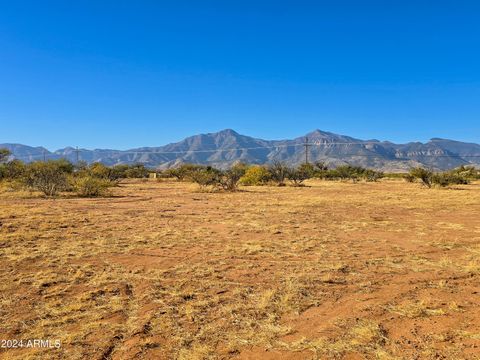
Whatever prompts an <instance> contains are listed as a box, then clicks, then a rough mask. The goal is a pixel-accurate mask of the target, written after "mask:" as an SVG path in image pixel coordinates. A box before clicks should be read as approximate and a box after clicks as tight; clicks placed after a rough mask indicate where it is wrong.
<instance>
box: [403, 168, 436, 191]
mask: <svg viewBox="0 0 480 360" xmlns="http://www.w3.org/2000/svg"><path fill="white" fill-rule="evenodd" d="M433 174H434V173H433V171H432V170H428V169H425V168H422V167H417V168H413V169H410V172H409V175H410V176H413V177H414V178H416V179H419V180H420V181H421V182H422V185H424V186H426V187H428V188H431V187H432V176H433Z"/></svg>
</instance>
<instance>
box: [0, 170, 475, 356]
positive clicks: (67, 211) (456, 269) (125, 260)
mask: <svg viewBox="0 0 480 360" xmlns="http://www.w3.org/2000/svg"><path fill="white" fill-rule="evenodd" d="M479 215H480V184H479V183H475V184H471V185H466V186H456V187H455V188H453V189H426V188H422V187H421V186H420V185H419V184H412V183H407V182H403V181H401V180H382V181H381V182H378V183H365V182H359V183H355V184H354V183H349V182H328V181H320V180H312V181H309V182H307V186H305V187H274V186H264V187H242V188H241V191H238V192H235V193H224V192H218V193H212V192H205V191H199V189H198V188H197V187H196V185H194V184H190V183H183V182H177V181H174V180H162V181H157V180H153V179H150V180H145V181H141V180H131V181H124V182H122V183H121V184H120V186H119V187H117V188H115V189H114V190H113V194H112V196H111V197H106V198H96V199H85V198H75V197H72V196H70V195H63V196H61V197H59V198H56V199H46V198H43V197H41V196H40V195H37V194H30V193H26V192H19V191H10V190H7V189H3V190H2V191H1V193H0V276H1V282H0V323H1V327H0V339H50V340H52V341H53V340H60V341H61V346H60V347H59V348H58V349H57V348H13V349H12V348H9V349H7V348H0V358H2V359H478V358H480V219H479Z"/></svg>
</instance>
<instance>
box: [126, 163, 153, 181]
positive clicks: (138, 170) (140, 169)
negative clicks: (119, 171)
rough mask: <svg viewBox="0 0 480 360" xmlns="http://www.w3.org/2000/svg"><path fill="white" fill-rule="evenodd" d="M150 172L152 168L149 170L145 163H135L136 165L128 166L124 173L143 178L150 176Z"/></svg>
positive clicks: (131, 176)
mask: <svg viewBox="0 0 480 360" xmlns="http://www.w3.org/2000/svg"><path fill="white" fill-rule="evenodd" d="M149 173H150V170H148V169H147V168H146V167H145V165H143V164H135V165H129V166H128V168H127V169H126V170H125V172H124V175H125V177H126V178H131V179H141V178H148V174H149Z"/></svg>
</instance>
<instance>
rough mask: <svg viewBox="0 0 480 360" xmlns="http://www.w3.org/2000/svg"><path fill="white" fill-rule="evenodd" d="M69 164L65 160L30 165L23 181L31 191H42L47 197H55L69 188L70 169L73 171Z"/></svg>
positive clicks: (26, 169)
mask: <svg viewBox="0 0 480 360" xmlns="http://www.w3.org/2000/svg"><path fill="white" fill-rule="evenodd" d="M67 163H68V162H66V161H64V160H49V161H46V162H41V161H37V162H33V163H30V164H28V165H27V166H26V168H25V173H24V175H23V176H22V179H21V181H22V183H23V184H24V185H25V186H26V187H28V188H30V189H33V190H38V191H41V192H42V193H44V194H45V195H46V196H55V195H57V194H58V192H60V191H64V190H67V189H68V188H69V183H68V179H67V175H68V174H69V173H68V171H70V169H71V171H73V166H71V167H70V166H68V164H67ZM70 165H71V164H70Z"/></svg>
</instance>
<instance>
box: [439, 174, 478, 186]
mask: <svg viewBox="0 0 480 360" xmlns="http://www.w3.org/2000/svg"><path fill="white" fill-rule="evenodd" d="M431 182H432V184H433V185H437V186H440V187H446V186H449V185H461V184H468V183H469V181H468V179H467V178H465V177H463V176H461V175H458V174H455V173H451V172H443V173H436V174H433V175H432V177H431Z"/></svg>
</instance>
